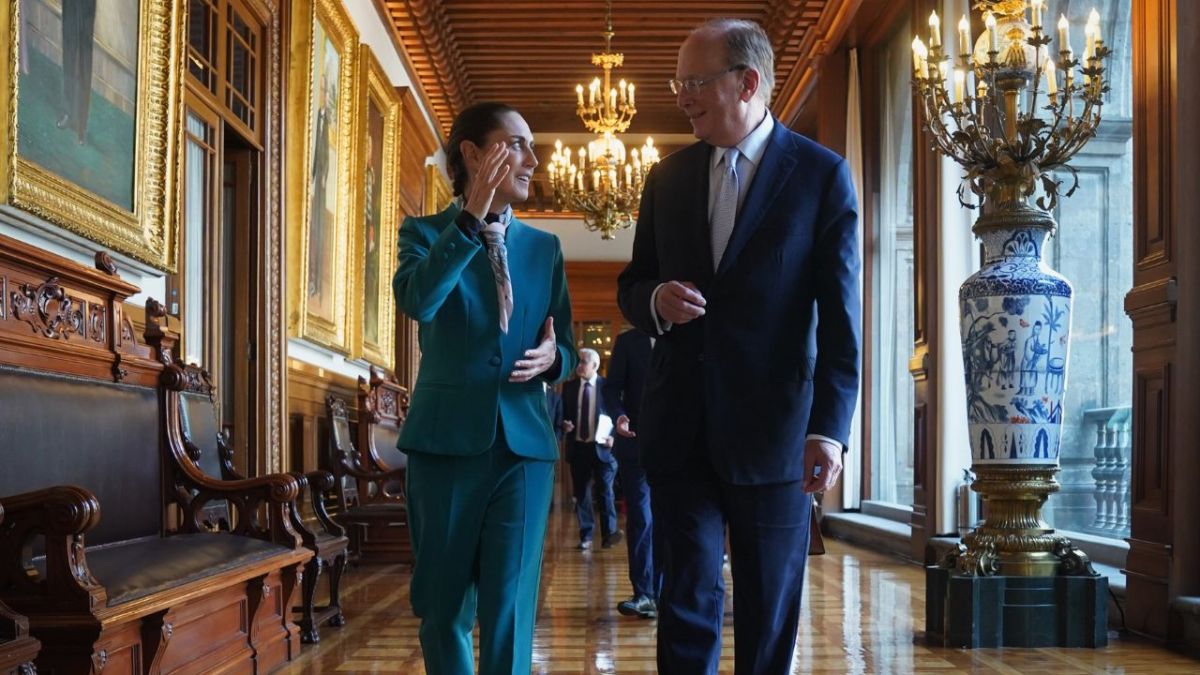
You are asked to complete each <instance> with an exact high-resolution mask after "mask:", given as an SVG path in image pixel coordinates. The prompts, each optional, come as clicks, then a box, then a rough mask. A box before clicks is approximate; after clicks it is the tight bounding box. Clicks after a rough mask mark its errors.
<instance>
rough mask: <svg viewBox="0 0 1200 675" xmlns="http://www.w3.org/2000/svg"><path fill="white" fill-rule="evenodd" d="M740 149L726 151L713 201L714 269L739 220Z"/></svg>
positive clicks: (714, 269)
mask: <svg viewBox="0 0 1200 675" xmlns="http://www.w3.org/2000/svg"><path fill="white" fill-rule="evenodd" d="M738 156H739V153H738V149H737V148H729V149H728V150H726V151H725V157H723V158H722V159H721V161H722V162H724V165H723V168H722V170H721V180H720V182H718V183H717V200H716V202H714V203H713V214H712V224H711V232H712V252H713V271H716V269H717V268H718V267H719V266H720V265H721V256H723V255H725V247H726V246H728V245H729V235H730V234H732V233H733V224H734V222H736V220H737V207H738V191H739V185H738V173H737V163H738Z"/></svg>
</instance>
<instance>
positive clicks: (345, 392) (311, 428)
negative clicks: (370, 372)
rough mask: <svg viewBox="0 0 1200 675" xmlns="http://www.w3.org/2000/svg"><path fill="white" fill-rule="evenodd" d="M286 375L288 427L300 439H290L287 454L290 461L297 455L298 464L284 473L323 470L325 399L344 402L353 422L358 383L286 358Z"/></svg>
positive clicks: (326, 424)
mask: <svg viewBox="0 0 1200 675" xmlns="http://www.w3.org/2000/svg"><path fill="white" fill-rule="evenodd" d="M287 376H288V426H289V427H290V429H291V430H292V431H300V432H301V433H302V436H301V438H292V439H290V440H291V446H290V447H289V452H288V456H289V458H295V457H297V456H298V457H299V459H300V461H301V465H300V466H290V467H287V470H288V471H313V470H314V469H324V468H326V464H327V458H326V457H325V454H326V450H327V448H328V440H329V424H328V421H327V415H326V412H325V397H326V396H328V395H330V394H334V395H336V396H338V397H340V398H342V399H343V400H344V401H346V409H347V410H348V411H350V419H351V420H354V419H356V417H355V415H356V413H357V408H358V403H357V400H358V399H357V392H358V382H357V381H356V380H354V379H352V378H350V377H347V376H345V375H341V374H339V373H333V372H330V371H327V370H325V369H323V368H320V367H318V366H314V365H312V364H310V363H304V362H303V361H297V360H296V359H288V370H287ZM352 431H353V430H352ZM292 461H294V459H293V460H292Z"/></svg>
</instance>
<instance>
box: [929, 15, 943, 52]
mask: <svg viewBox="0 0 1200 675" xmlns="http://www.w3.org/2000/svg"><path fill="white" fill-rule="evenodd" d="M940 44H942V21H941V19H939V18H938V15H937V12H930V13H929V46H930V47H937V46H938V45H940Z"/></svg>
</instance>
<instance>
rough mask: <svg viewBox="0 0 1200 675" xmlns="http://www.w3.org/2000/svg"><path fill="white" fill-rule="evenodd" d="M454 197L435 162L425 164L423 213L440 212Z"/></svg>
mask: <svg viewBox="0 0 1200 675" xmlns="http://www.w3.org/2000/svg"><path fill="white" fill-rule="evenodd" d="M452 199H454V190H453V189H452V188H451V187H450V183H449V182H447V181H446V177H445V176H443V175H442V170H441V169H439V168H438V167H437V165H436V164H428V165H426V166H425V215H427V216H429V215H433V214H435V213H441V212H442V210H443V209H445V208H446V207H447V206H449V205H450V200H452Z"/></svg>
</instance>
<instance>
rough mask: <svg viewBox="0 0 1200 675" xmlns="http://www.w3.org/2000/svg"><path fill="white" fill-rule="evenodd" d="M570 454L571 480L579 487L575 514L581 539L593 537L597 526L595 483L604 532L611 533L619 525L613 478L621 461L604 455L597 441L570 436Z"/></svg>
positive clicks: (605, 533)
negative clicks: (600, 453) (602, 455)
mask: <svg viewBox="0 0 1200 675" xmlns="http://www.w3.org/2000/svg"><path fill="white" fill-rule="evenodd" d="M567 443H569V444H570V445H571V448H570V453H569V454H568V455H567V457H568V461H569V463H570V465H571V483H572V484H573V487H574V490H575V517H576V518H577V519H578V520H579V541H591V540H592V532H593V530H595V529H596V516H595V514H594V512H593V509H594V508H595V507H594V506H593V502H592V493H593V489H592V488H593V486H594V487H595V491H596V492H599V497H600V516H601V521H600V535H601V536H604V537H607V536H608V535H610V534H612V533H613V532H614V531H615V530H616V529H617V505H616V502H615V501H614V499H613V481H614V480H615V479H616V477H617V462H616V460H615V459H611V455H609V457H610V459H608V460H607V461H605V460H603V459H600V457H599V456H598V453H597V452H596V444H595V443H580V442H579V441H576V440H574V439H571V440H568V441H567Z"/></svg>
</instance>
